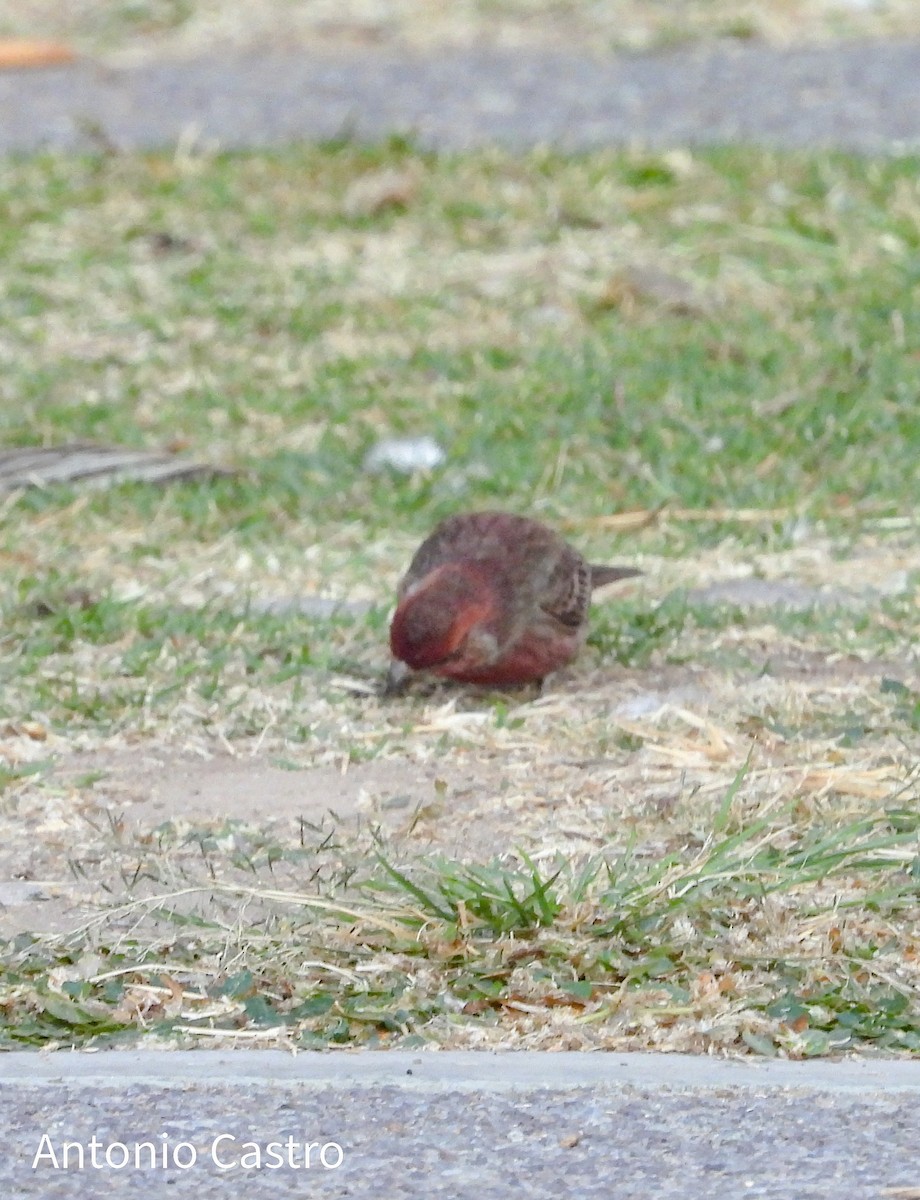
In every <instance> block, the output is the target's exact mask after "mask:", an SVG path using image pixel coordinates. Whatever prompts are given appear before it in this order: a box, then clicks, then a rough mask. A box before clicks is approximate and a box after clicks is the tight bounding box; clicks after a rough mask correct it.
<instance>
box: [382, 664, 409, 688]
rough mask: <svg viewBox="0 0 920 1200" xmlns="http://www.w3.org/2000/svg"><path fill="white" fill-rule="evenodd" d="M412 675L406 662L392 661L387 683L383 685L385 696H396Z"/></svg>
mask: <svg viewBox="0 0 920 1200" xmlns="http://www.w3.org/2000/svg"><path fill="white" fill-rule="evenodd" d="M411 674H412V671H411V669H410V668H409V667H407V666H406V664H405V663H404V662H400V661H399V659H398V658H394V659H391V661H390V669H389V671H387V678H386V683H385V684H384V685H383V694H384V696H395V695H397V694H398V693H399V692H401V691H402V690H403V688H404V687H405V685H406V681H407V680H408V678H409V676H410V675H411Z"/></svg>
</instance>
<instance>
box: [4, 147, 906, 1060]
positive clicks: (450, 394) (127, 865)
mask: <svg viewBox="0 0 920 1200" xmlns="http://www.w3.org/2000/svg"><path fill="white" fill-rule="evenodd" d="M918 166H920V161H918V160H917V159H916V158H909V157H902V158H891V159H872V160H869V159H855V158H848V157H845V156H841V155H832V154H828V153H817V152H816V153H810V154H804V153H802V154H777V153H772V152H762V151H753V150H741V149H732V150H728V149H723V150H713V151H706V152H699V153H696V152H695V153H693V154H690V153H688V152H686V151H674V152H672V153H668V154H663V155H649V154H646V153H641V152H638V151H636V152H622V153H612V152H611V153H593V154H590V155H579V156H561V155H558V154H555V153H552V152H549V151H540V152H534V153H532V154H529V155H525V156H515V155H511V154H506V153H502V152H498V151H482V152H475V153H469V154H464V155H461V156H450V155H443V156H437V155H433V154H428V153H423V152H421V151H419V150H418V149H417V148H416V147H415V146H413V145H412V144H411V142H406V141H404V140H399V141H394V142H392V143H390V144H387V145H384V146H379V147H376V148H368V147H361V146H357V145H354V144H352V143H350V142H348V141H347V140H344V141H342V142H341V143H337V144H334V145H327V146H323V147H318V148H313V149H295V150H286V151H284V152H277V153H257V154H247V155H216V156H215V155H210V154H208V153H206V152H202V153H185V152H177V153H176V154H169V155H143V156H128V155H117V154H108V153H100V154H99V155H96V156H93V157H81V158H77V157H58V158H50V157H49V158H42V157H35V158H29V159H22V160H15V161H10V162H7V163H6V164H5V169H4V172H3V175H2V179H0V261H2V263H3V267H2V270H0V289H2V290H0V308H2V311H3V313H4V321H3V323H2V326H0V361H2V364H3V370H2V372H0V445H6V446H8V445H26V444H33V443H36V442H44V443H58V442H64V441H67V440H76V439H93V440H98V441H104V442H118V443H121V444H125V445H129V446H134V447H147V448H156V449H162V448H168V449H175V450H179V451H182V452H183V453H185V454H187V455H189V456H190V457H193V458H195V459H197V460H199V461H204V462H208V463H212V464H214V465H216V466H220V467H222V468H226V469H227V471H228V472H229V473H228V474H227V475H224V476H221V477H219V478H215V479H214V480H211V481H209V482H204V483H195V484H191V483H189V484H179V485H173V486H170V487H166V488H156V487H151V486H147V485H141V484H133V485H132V484H123V485H120V486H117V487H111V488H107V489H100V490H83V489H79V488H71V487H66V486H62V487H56V488H50V489H38V488H35V489H25V490H21V491H18V492H15V493H10V494H7V495H5V496H0V522H2V524H0V564H2V573H0V611H2V614H3V624H2V632H0V829H2V830H3V838H2V843H3V850H2V853H0V865H2V870H0V877H6V878H7V879H8V880H9V881H11V883H12V882H15V883H16V884H17V885H19V884H22V885H28V884H30V882H34V884H35V887H36V888H37V889H38V890H39V891H41V889H42V888H44V890H45V893H46V894H47V895H48V896H49V898H51V899H52V900H53V899H55V898H56V899H57V901H58V902H59V904H60V905H61V906H62V914H63V915H62V916H61V917H60V918H57V919H55V920H51V921H49V920H46V919H45V918H44V917H43V916H42V914H43V912H44V911H52V909H53V905H51V906H48V907H46V908H45V909H43V907H42V904H40V903H39V902H38V901H33V902H31V903H30V905H25V906H23V905H19V906H18V907H8V908H7V910H6V916H7V917H9V920H8V921H7V923H6V924H5V925H3V926H2V929H3V930H4V931H5V934H6V937H7V941H6V943H5V950H4V962H5V967H6V969H5V973H4V975H3V977H2V979H0V1046H10V1045H18V1044H34V1045H47V1044H57V1045H70V1044H86V1043H93V1044H98V1045H103V1044H110V1043H115V1042H123V1041H126V1040H131V1039H136V1038H137V1037H138V1036H141V1035H145V1036H147V1037H148V1038H151V1037H161V1038H162V1037H170V1038H173V1039H179V1041H180V1042H181V1044H196V1045H197V1044H201V1043H207V1044H215V1043H217V1044H219V1043H221V1042H227V1041H236V1042H245V1043H249V1042H257V1043H260V1044H285V1045H287V1044H296V1045H304V1046H319V1045H329V1044H352V1043H355V1044H373V1045H382V1044H387V1045H392V1044H397V1043H398V1044H402V1045H407V1044H410V1045H412V1044H419V1043H433V1044H438V1045H450V1046H459V1045H473V1046H477V1045H483V1046H552V1047H559V1046H565V1047H586V1048H618V1049H619V1048H639V1047H642V1048H661V1049H691V1050H703V1051H715V1052H733V1053H736V1052H745V1051H746V1052H753V1053H760V1054H787V1055H791V1056H804V1055H816V1054H824V1053H830V1052H836V1051H839V1050H841V1049H846V1050H863V1051H872V1050H875V1051H878V1050H884V1051H896V1052H917V1051H918V1049H920V999H918V996H920V989H918V982H920V980H918V974H920V966H918V955H920V949H918V947H920V921H918V913H920V909H918V905H917V887H918V878H920V832H918V830H920V810H918V806H917V800H918V787H920V773H918V745H920V684H918V678H920V676H918V671H917V642H918V633H920V621H918V605H917V594H918V585H920V543H918V520H920V518H918V504H917V501H918V496H917V470H916V464H917V461H918V457H920V407H918V387H920V333H918V329H920V324H918V317H920V313H918V299H917V297H918V294H920V293H918V282H920V253H918V252H920V183H918V178H920V175H918ZM394 436H395V437H402V436H430V437H432V438H434V439H435V440H437V442H438V443H439V444H440V445H441V446H442V447H443V449H444V452H445V456H446V459H445V463H444V464H443V466H441V467H438V468H436V469H434V470H431V471H428V472H418V473H416V474H413V475H408V476H405V475H398V474H393V473H382V474H381V473H372V472H369V471H368V470H367V469H366V468H365V466H364V460H365V455H366V454H367V452H368V450H369V449H370V448H372V447H373V446H374V445H375V444H376V443H377V442H378V440H379V439H381V438H388V437H394ZM477 507H503V508H508V509H512V510H514V511H518V512H522V513H528V514H531V515H535V516H538V517H540V518H541V519H543V520H546V521H547V522H549V523H551V524H553V525H554V526H556V527H558V528H560V529H561V530H563V531H564V532H565V533H566V535H567V536H568V537H570V538H571V540H572V541H573V542H574V543H576V544H577V545H578V546H579V547H580V548H582V549H583V550H584V551H585V552H587V553H589V554H590V556H591V557H592V558H593V559H595V560H597V561H623V562H628V563H630V564H634V565H637V566H639V567H640V568H641V569H642V570H643V572H644V575H643V577H642V579H641V580H640V581H639V583H638V584H630V585H628V586H626V587H623V588H621V589H620V590H619V591H616V590H614V589H611V593H610V594H608V595H604V596H601V597H600V599H599V603H598V604H597V606H596V609H595V615H594V620H593V625H592V633H591V637H590V640H589V644H588V647H587V648H586V651H585V653H584V654H583V656H582V657H581V658H580V659H579V661H578V662H577V663H576V664H575V665H574V666H573V667H571V668H569V669H568V670H567V671H565V672H564V673H562V674H561V675H560V676H559V677H558V678H557V679H556V680H554V681H552V682H551V683H550V685H549V686H548V687H547V688H546V689H545V690H544V691H543V693H542V694H538V693H537V692H535V691H534V690H527V689H525V690H522V691H519V692H513V691H510V692H506V693H490V692H486V691H482V690H476V689H463V688H458V687H449V686H447V685H443V686H442V685H437V686H435V685H432V684H428V683H425V682H424V681H420V682H419V683H418V684H417V686H415V687H414V688H413V689H412V690H410V692H409V693H408V694H407V695H406V696H404V697H401V698H398V699H393V698H386V697H383V696H381V695H380V694H379V683H380V681H381V679H382V676H383V673H384V671H385V669H386V663H387V653H386V623H387V617H388V613H389V608H390V605H391V603H392V596H393V591H394V587H395V584H396V581H397V580H398V578H399V575H400V573H401V571H402V570H403V569H404V568H405V565H406V564H407V562H408V559H409V557H410V555H411V552H412V550H413V548H414V546H415V545H416V544H417V542H418V541H419V540H420V539H421V537H423V536H424V535H425V533H426V532H427V531H428V530H429V529H430V528H431V526H432V525H433V524H434V522H435V521H436V520H437V519H439V518H440V517H442V516H444V515H446V514H448V513H451V512H455V511H459V510H463V509H472V508H477ZM315 597H323V598H328V599H332V600H336V601H340V602H341V605H340V607H339V609H338V610H337V611H336V612H333V613H332V614H331V615H329V614H325V615H314V614H312V613H311V611H310V606H309V603H307V604H306V605H305V604H304V601H305V600H306V601H310V600H312V599H313V598H315ZM302 608H304V609H305V611H301V609H302ZM154 761H155V762H156V763H157V764H158V765H157V766H155V767H151V766H150V763H151V762H154ZM227 762H232V763H233V764H235V766H234V769H235V770H237V771H238V772H240V773H242V775H241V777H242V778H244V779H245V778H246V772H247V771H249V770H255V769H257V768H260V767H261V766H264V765H266V764H268V765H270V766H271V767H272V768H273V769H275V770H277V771H279V772H281V771H283V772H287V773H290V776H291V778H292V779H295V780H298V781H301V780H302V781H303V782H302V787H303V812H300V811H299V810H298V801H297V800H296V798H295V801H294V803H293V806H292V807H290V808H289V810H286V811H285V813H283V814H282V813H281V812H280V811H275V810H274V809H273V796H272V793H271V792H270V791H264V790H263V791H257V790H254V791H253V795H252V803H251V807H250V808H249V809H247V810H246V811H243V812H237V811H235V810H234V813H233V814H230V810H229V808H228V809H227V811H224V810H223V808H222V807H221V798H220V796H219V795H218V796H217V797H216V801H215V803H214V805H213V811H212V812H211V813H210V814H209V815H205V816H202V815H201V814H200V813H199V814H198V815H194V816H189V815H188V814H186V813H185V812H184V811H183V808H182V805H181V803H180V804H178V805H176V806H174V807H173V808H172V809H170V810H169V811H167V812H164V813H160V815H159V816H158V817H154V816H153V815H151V813H150V812H148V810H147V808H145V807H144V804H143V803H142V800H143V796H142V795H141V794H140V793H142V792H147V791H151V790H154V789H155V788H156V787H157V786H159V782H160V780H159V775H160V773H161V772H166V773H168V772H170V771H171V772H172V773H173V777H175V775H176V773H177V772H178V775H179V778H180V779H181V777H182V773H183V772H185V771H189V772H193V771H195V770H198V769H199V768H201V769H202V770H207V769H209V764H210V765H214V764H217V765H218V766H220V765H221V764H225V763H227ZM125 764H128V765H127V767H126V765H125ZM132 764H136V766H135V765H132ZM132 771H133V772H134V776H135V777H134V779H133V781H130V780H129V783H131V782H133V787H134V791H133V792H132V791H131V787H130V786H128V785H127V784H126V783H125V777H126V772H127V773H128V774H129V775H130V774H131V772H132ZM337 780H339V781H344V782H341V784H340V783H339V782H336V781H337ZM352 781H353V782H352ZM298 786H301V785H298ZM339 786H341V787H343V788H344V787H352V789H353V793H354V795H353V796H352V799H353V800H354V805H353V808H354V811H353V812H350V813H349V814H347V815H343V814H342V813H338V814H337V813H336V812H335V804H334V803H333V800H332V799H331V798H330V799H329V802H328V803H326V802H325V801H324V796H325V792H324V789H330V790H329V796H330V797H332V790H331V789H333V787H336V788H338V787H339ZM335 794H336V795H339V793H338V792H336V793H335ZM330 808H331V809H332V810H333V812H332V813H329V812H328V811H327V809H330ZM0 895H2V893H0ZM0 915H3V913H2V912H0ZM67 916H69V917H70V918H71V919H70V920H65V919H64V918H65V917H67Z"/></svg>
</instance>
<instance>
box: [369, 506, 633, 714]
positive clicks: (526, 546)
mask: <svg viewBox="0 0 920 1200" xmlns="http://www.w3.org/2000/svg"><path fill="white" fill-rule="evenodd" d="M641 574H642V572H641V571H637V570H635V569H634V568H632V567H606V566H596V565H594V564H591V563H588V562H586V561H585V559H584V558H583V557H582V555H581V554H579V552H578V551H577V550H576V549H575V548H574V547H572V546H570V545H569V544H568V543H567V542H566V541H565V540H564V539H563V538H561V537H560V536H559V534H558V533H556V532H555V531H554V530H552V529H550V528H549V527H548V526H546V525H544V524H542V523H541V522H540V521H534V520H532V519H531V518H529V517H519V516H515V515H514V514H512V513H505V512H478V513H461V514H459V515H457V516H454V517H448V518H447V520H445V521H442V522H441V524H440V525H438V526H437V528H436V529H435V530H434V531H433V532H432V533H431V534H430V535H429V536H428V537H427V538H426V539H425V541H424V542H422V544H421V546H419V548H418V550H417V551H416V552H415V556H414V557H413V559H412V562H411V563H410V564H409V569H408V571H407V572H406V574H405V576H404V577H403V579H402V581H401V582H400V584H399V588H398V591H397V606H396V612H395V613H394V615H393V620H392V622H391V624H390V650H391V652H392V655H393V662H392V665H391V667H390V673H389V677H388V681H387V689H388V690H389V691H393V690H395V689H396V688H398V687H399V686H400V684H401V683H402V682H403V681H404V680H405V678H406V676H408V674H409V672H410V671H430V672H432V673H433V674H435V675H440V676H444V677H446V678H448V679H455V680H458V681H459V682H461V683H476V684H494V685H497V686H504V685H509V684H521V683H532V682H537V681H540V680H542V679H544V678H545V677H546V676H547V675H549V674H550V672H552V671H556V670H558V669H559V668H560V667H564V666H565V665H566V664H567V663H570V662H571V661H572V659H573V658H574V657H575V656H576V654H577V653H578V651H579V650H580V649H581V647H582V645H583V644H584V641H585V638H586V636H587V633H588V609H589V606H590V603H591V592H592V590H593V589H594V588H596V587H602V586H603V585H604V584H607V583H613V582H614V581H615V580H618V579H631V578H633V577H634V576H636V575H641Z"/></svg>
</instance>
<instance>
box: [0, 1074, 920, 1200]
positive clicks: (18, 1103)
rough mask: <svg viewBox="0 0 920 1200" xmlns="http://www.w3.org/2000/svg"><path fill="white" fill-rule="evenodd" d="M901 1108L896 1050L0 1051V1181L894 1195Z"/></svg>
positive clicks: (918, 1164) (906, 1107)
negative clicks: (832, 1055) (890, 1054)
mask: <svg viewBox="0 0 920 1200" xmlns="http://www.w3.org/2000/svg"><path fill="white" fill-rule="evenodd" d="M918 1099H920V1063H915V1062H905V1061H892V1060H861V1061H855V1062H836V1063H835V1062H827V1061H823V1062H817V1063H789V1062H777V1061H770V1062H765V1061H759V1060H758V1061H749V1060H746V1061H744V1062H725V1061H721V1060H715V1059H705V1058H692V1057H687V1056H677V1055H675V1056H670V1055H644V1054H636V1055H613V1054H609V1055H608V1054H538V1053H526V1052H521V1053H512V1054H489V1053H485V1052H483V1053H475V1052H473V1053H470V1052H441V1053H431V1052H420V1053H406V1052H379V1053H373V1052H371V1053H354V1052H341V1053H328V1054H319V1053H309V1052H308V1053H303V1054H300V1055H297V1056H296V1057H294V1056H291V1055H288V1054H285V1053H282V1052H265V1051H249V1052H236V1053H229V1054H228V1053H218V1052H207V1051H200V1052H192V1053H176V1052H168V1051H167V1052H152V1053H150V1052H114V1051H113V1052H109V1053H100V1054H67V1053H57V1054H53V1055H40V1054H8V1055H4V1056H0V1189H2V1192H3V1194H5V1195H9V1196H17V1197H18V1196H36V1197H38V1196H40V1197H56V1196H80V1197H85V1196H96V1195H99V1196H102V1195H113V1194H114V1195H124V1196H134V1195H138V1196H140V1195H143V1194H149V1193H150V1192H151V1191H152V1192H153V1193H154V1194H157V1195H159V1194H165V1192H164V1191H163V1190H162V1189H165V1187H166V1186H167V1185H168V1187H169V1192H168V1194H169V1195H173V1196H177V1195H194V1196H195V1197H197V1198H198V1200H208V1198H210V1197H216V1196H226V1195H228V1194H243V1193H242V1192H241V1191H240V1190H239V1189H240V1180H244V1181H245V1182H244V1187H245V1195H246V1196H247V1197H249V1196H254V1197H260V1196H262V1195H265V1196H269V1195H270V1196H272V1197H279V1196H281V1197H284V1196H303V1195H314V1196H330V1197H349V1198H350V1200H389V1198H390V1197H394V1198H395V1197H402V1196H405V1197H419V1198H421V1197H426V1198H427V1197H441V1196H443V1197H455V1198H465V1197H469V1198H470V1200H473V1198H474V1197H476V1198H480V1197H481V1198H483V1200H493V1198H494V1200H498V1198H499V1197H505V1196H525V1195H526V1196H533V1197H538V1198H541V1197H546V1198H547V1200H548V1198H549V1197H552V1198H553V1200H557V1198H558V1197H560V1196H577V1197H588V1198H589V1200H590V1198H594V1197H596V1198H598V1200H600V1198H605V1200H607V1198H614V1200H619V1198H620V1197H623V1198H629V1200H633V1198H634V1200H640V1198H641V1200H671V1198H675V1200H676V1198H677V1197H680V1198H681V1200H703V1198H704V1197H705V1198H706V1200H710V1198H711V1197H712V1196H719V1197H736V1196H751V1197H760V1198H764V1200H767V1198H769V1200H869V1198H870V1197H873V1198H876V1197H881V1196H883V1195H886V1194H887V1195H889V1196H901V1197H902V1200H908V1198H909V1197H910V1196H911V1195H912V1194H913V1193H912V1190H913V1189H914V1188H917V1189H918V1192H917V1194H918V1195H920V1136H918V1126H920V1118H918V1117H917V1111H918ZM65 1142H70V1143H73V1144H72V1145H71V1146H70V1147H69V1149H68V1151H67V1153H68V1162H67V1165H66V1166H65V1164H64V1143H65ZM80 1155H82V1157H83V1167H82V1169H81V1168H80V1167H79V1165H78V1160H79V1156H80ZM308 1160H309V1162H308ZM123 1163H124V1165H122V1164H123ZM886 1189H887V1190H886ZM902 1189H903V1190H902Z"/></svg>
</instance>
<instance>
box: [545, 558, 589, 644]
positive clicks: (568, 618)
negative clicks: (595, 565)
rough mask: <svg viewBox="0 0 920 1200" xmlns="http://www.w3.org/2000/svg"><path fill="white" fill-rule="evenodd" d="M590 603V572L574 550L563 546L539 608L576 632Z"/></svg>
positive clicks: (586, 613) (584, 617)
mask: <svg viewBox="0 0 920 1200" xmlns="http://www.w3.org/2000/svg"><path fill="white" fill-rule="evenodd" d="M590 603H591V568H590V567H589V566H588V564H587V563H586V562H585V560H584V559H583V558H582V557H581V555H580V554H579V553H578V551H577V550H573V549H572V547H571V546H567V545H565V544H563V546H562V548H561V551H560V554H559V557H558V559H557V560H556V565H555V566H554V567H553V569H552V571H551V572H550V575H549V578H548V579H547V581H546V586H545V587H544V589H543V592H542V594H541V596H540V607H541V608H542V609H543V611H544V612H545V613H548V614H549V615H550V616H551V617H554V618H555V619H556V620H557V621H558V622H559V623H560V624H561V625H565V626H566V627H567V628H569V629H579V628H580V627H581V626H582V625H583V624H584V622H585V619H586V617H587V615H588V605H589V604H590Z"/></svg>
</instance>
